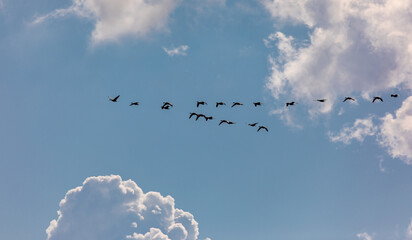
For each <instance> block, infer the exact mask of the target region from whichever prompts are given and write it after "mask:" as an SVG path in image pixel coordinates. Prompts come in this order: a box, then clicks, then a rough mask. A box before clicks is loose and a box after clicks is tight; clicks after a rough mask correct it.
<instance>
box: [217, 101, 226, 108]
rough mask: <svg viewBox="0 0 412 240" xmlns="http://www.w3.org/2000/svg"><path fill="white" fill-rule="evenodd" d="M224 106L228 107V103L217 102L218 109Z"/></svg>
mask: <svg viewBox="0 0 412 240" xmlns="http://www.w3.org/2000/svg"><path fill="white" fill-rule="evenodd" d="M223 105H226V103H224V102H216V107H219V106H223Z"/></svg>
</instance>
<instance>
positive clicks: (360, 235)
mask: <svg viewBox="0 0 412 240" xmlns="http://www.w3.org/2000/svg"><path fill="white" fill-rule="evenodd" d="M356 236H357V237H358V238H359V239H360V240H373V238H372V237H371V236H370V235H369V234H368V233H366V232H363V233H358V234H356Z"/></svg>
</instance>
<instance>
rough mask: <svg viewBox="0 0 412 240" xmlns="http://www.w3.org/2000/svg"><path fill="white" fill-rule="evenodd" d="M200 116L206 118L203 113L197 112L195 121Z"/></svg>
mask: <svg viewBox="0 0 412 240" xmlns="http://www.w3.org/2000/svg"><path fill="white" fill-rule="evenodd" d="M200 117H204V118H206V116H205V115H204V114H197V116H196V121H197V120H198V119H199V118H200Z"/></svg>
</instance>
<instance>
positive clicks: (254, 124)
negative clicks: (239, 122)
mask: <svg viewBox="0 0 412 240" xmlns="http://www.w3.org/2000/svg"><path fill="white" fill-rule="evenodd" d="M257 124H258V122H255V123H249V124H248V125H249V126H251V127H255V126H256V125H257Z"/></svg>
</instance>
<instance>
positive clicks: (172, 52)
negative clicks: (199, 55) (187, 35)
mask: <svg viewBox="0 0 412 240" xmlns="http://www.w3.org/2000/svg"><path fill="white" fill-rule="evenodd" d="M163 50H164V51H165V52H166V53H167V55H169V56H171V57H173V56H179V55H180V56H185V55H186V52H187V50H189V46H187V45H182V46H179V47H176V48H165V47H164V48H163Z"/></svg>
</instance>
